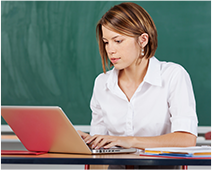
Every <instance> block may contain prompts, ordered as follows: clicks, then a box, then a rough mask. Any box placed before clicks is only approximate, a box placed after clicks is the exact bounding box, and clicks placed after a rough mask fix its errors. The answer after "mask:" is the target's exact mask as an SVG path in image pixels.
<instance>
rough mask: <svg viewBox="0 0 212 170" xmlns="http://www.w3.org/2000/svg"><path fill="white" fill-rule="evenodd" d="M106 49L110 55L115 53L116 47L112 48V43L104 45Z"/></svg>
mask: <svg viewBox="0 0 212 170" xmlns="http://www.w3.org/2000/svg"><path fill="white" fill-rule="evenodd" d="M106 51H107V53H108V54H110V55H112V54H115V53H116V49H115V48H114V46H113V45H112V44H108V45H107V47H106Z"/></svg>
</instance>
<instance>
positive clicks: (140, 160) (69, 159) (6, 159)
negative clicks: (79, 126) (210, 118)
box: [1, 153, 211, 165]
mask: <svg viewBox="0 0 212 170" xmlns="http://www.w3.org/2000/svg"><path fill="white" fill-rule="evenodd" d="M1 163H2V164H90V165H92V164H93V165H96V164H102V165H104V164H105V165H106V164H107V165H211V159H166V158H158V157H157V158H154V157H145V156H139V155H138V154H136V153H135V154H107V155H79V154H53V153H47V154H42V155H2V156H1Z"/></svg>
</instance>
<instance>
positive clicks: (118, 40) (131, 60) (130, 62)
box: [102, 26, 141, 70]
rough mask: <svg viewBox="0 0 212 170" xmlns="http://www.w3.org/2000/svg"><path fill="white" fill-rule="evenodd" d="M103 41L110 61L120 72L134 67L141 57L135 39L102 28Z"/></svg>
mask: <svg viewBox="0 0 212 170" xmlns="http://www.w3.org/2000/svg"><path fill="white" fill-rule="evenodd" d="M102 33H103V36H102V39H103V41H104V44H105V49H106V52H107V54H108V57H109V59H110V61H111V62H112V63H113V65H114V67H115V68H116V69H118V70H121V69H127V68H130V67H133V66H134V65H135V63H136V61H137V59H138V58H139V56H140V51H141V50H140V46H139V44H138V42H137V41H136V39H135V38H133V37H129V36H125V35H122V34H118V33H116V32H114V31H111V30H109V29H107V28H106V27H104V26H102Z"/></svg>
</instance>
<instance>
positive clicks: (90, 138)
mask: <svg viewBox="0 0 212 170" xmlns="http://www.w3.org/2000/svg"><path fill="white" fill-rule="evenodd" d="M96 138H97V135H94V136H90V137H88V138H87V139H86V140H85V142H86V143H87V144H88V143H92V142H93V141H94V140H95V139H96Z"/></svg>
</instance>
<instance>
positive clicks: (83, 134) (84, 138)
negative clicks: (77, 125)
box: [77, 130, 91, 141]
mask: <svg viewBox="0 0 212 170" xmlns="http://www.w3.org/2000/svg"><path fill="white" fill-rule="evenodd" d="M77 132H78V133H79V135H80V136H81V137H82V139H83V140H84V141H87V140H88V139H90V138H91V135H89V134H87V133H84V132H82V131H81V130H78V131H77Z"/></svg>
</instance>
